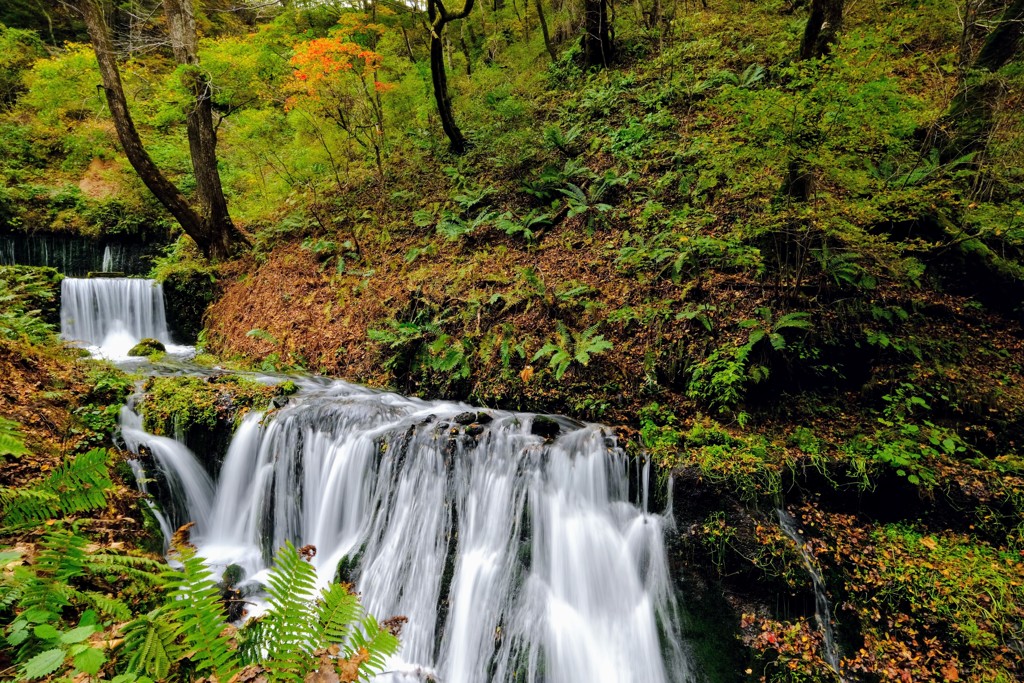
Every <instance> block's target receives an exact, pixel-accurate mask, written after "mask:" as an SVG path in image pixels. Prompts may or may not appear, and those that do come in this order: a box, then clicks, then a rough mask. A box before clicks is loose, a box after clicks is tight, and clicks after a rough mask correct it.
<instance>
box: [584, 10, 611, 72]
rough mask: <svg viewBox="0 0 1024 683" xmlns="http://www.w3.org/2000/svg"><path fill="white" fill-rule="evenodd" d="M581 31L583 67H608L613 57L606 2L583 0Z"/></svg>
mask: <svg viewBox="0 0 1024 683" xmlns="http://www.w3.org/2000/svg"><path fill="white" fill-rule="evenodd" d="M583 30H584V34H583V64H584V66H586V67H588V68H589V67H594V66H600V67H606V66H608V64H609V62H611V61H612V56H613V55H612V38H611V33H610V31H609V26H608V0H584V3H583Z"/></svg>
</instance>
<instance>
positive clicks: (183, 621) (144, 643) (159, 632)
mask: <svg viewBox="0 0 1024 683" xmlns="http://www.w3.org/2000/svg"><path fill="white" fill-rule="evenodd" d="M181 559H182V567H181V569H180V570H172V571H171V572H169V573H168V574H167V577H166V579H165V584H164V585H165V588H166V589H167V590H168V591H169V592H168V596H167V600H166V602H165V603H164V604H163V605H161V606H160V607H158V608H157V609H156V610H154V611H152V612H150V613H149V614H146V615H144V616H141V617H138V618H136V619H135V620H134V621H132V622H131V623H130V624H129V625H128V626H127V627H126V629H125V640H124V645H123V648H124V651H125V653H127V660H128V663H127V668H128V672H129V673H132V674H136V675H146V676H148V677H150V678H153V679H154V680H163V679H166V678H167V677H168V674H169V673H170V672H171V670H172V668H178V669H182V668H183V669H184V670H187V671H191V672H194V673H195V674H198V675H208V676H216V677H217V678H218V679H219V680H228V679H229V678H231V676H232V675H233V674H234V672H235V671H237V670H238V669H239V668H240V666H239V664H238V662H237V660H236V658H235V656H234V652H233V650H231V649H230V647H229V642H228V638H227V637H226V636H225V635H223V630H224V619H225V618H224V607H223V604H222V603H221V601H220V592H219V591H218V589H217V587H216V585H215V583H214V582H213V580H212V578H211V573H210V571H209V570H208V569H207V568H206V567H205V565H204V564H203V561H202V559H201V558H198V557H196V556H195V555H194V554H193V553H191V552H185V553H183V554H182V558H181Z"/></svg>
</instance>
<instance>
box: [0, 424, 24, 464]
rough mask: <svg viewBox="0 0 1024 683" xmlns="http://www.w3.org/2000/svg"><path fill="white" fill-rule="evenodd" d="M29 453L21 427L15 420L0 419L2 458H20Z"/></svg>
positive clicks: (0, 451)
mask: <svg viewBox="0 0 1024 683" xmlns="http://www.w3.org/2000/svg"><path fill="white" fill-rule="evenodd" d="M28 453H29V450H28V449H27V448H25V437H24V436H22V434H21V426H20V425H19V424H18V423H17V422H15V421H14V420H8V419H7V418H5V417H0V456H3V457H8V456H9V457H15V458H20V457H21V456H23V455H28Z"/></svg>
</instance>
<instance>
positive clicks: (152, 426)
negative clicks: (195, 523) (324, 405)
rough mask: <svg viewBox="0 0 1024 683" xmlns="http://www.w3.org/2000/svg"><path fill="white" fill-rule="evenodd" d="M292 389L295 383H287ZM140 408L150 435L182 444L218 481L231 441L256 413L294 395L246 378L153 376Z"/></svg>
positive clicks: (285, 387) (231, 376)
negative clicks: (244, 420) (278, 398)
mask: <svg viewBox="0 0 1024 683" xmlns="http://www.w3.org/2000/svg"><path fill="white" fill-rule="evenodd" d="M286 384H290V383H286ZM143 390H144V392H145V397H144V398H143V400H142V403H141V405H140V411H141V413H142V417H143V425H144V427H145V429H146V431H148V432H150V433H152V434H156V435H158V436H171V437H175V438H178V439H179V440H181V441H182V442H183V443H184V444H185V445H186V446H188V447H189V448H190V449H191V450H192V451H193V452H194V453H195V454H196V455H197V456H198V457H199V459H200V461H201V462H202V463H203V465H204V466H205V467H206V468H207V470H208V471H209V472H210V474H211V476H216V475H217V472H218V471H219V470H220V463H221V460H222V459H223V456H224V454H225V453H226V452H227V447H228V444H229V443H230V442H231V436H232V434H233V433H234V431H235V428H236V427H237V426H238V424H239V423H240V421H241V420H242V418H243V417H245V415H246V414H247V413H248V412H249V411H251V410H265V409H266V408H268V407H269V404H270V400H271V399H272V398H273V397H275V396H281V395H285V394H287V393H293V392H290V391H289V387H287V386H285V385H281V386H274V385H266V384H263V383H261V382H258V381H256V380H255V379H252V378H251V377H246V376H244V375H228V374H224V375H213V376H210V377H151V378H150V379H148V380H147V381H146V384H145V386H144V387H143Z"/></svg>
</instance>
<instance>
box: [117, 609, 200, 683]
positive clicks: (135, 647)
mask: <svg viewBox="0 0 1024 683" xmlns="http://www.w3.org/2000/svg"><path fill="white" fill-rule="evenodd" d="M167 612H168V610H166V609H164V608H161V609H157V610H153V611H152V612H150V613H149V614H146V615H143V616H141V617H138V618H137V619H135V620H134V621H133V622H131V623H130V624H128V626H127V627H126V628H125V632H124V642H123V643H122V645H121V651H122V652H125V653H127V654H128V672H129V673H133V674H136V675H145V676H148V677H149V678H152V679H153V680H156V681H161V680H166V679H167V677H168V674H169V673H170V670H171V665H172V664H173V663H175V662H177V661H178V660H179V659H180V658H181V657H182V655H183V654H184V648H183V647H182V646H181V645H179V644H178V642H177V638H178V634H179V632H180V625H179V624H178V623H177V622H175V621H174V620H173V619H172V618H171V617H170V615H169V614H168V613H167Z"/></svg>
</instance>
